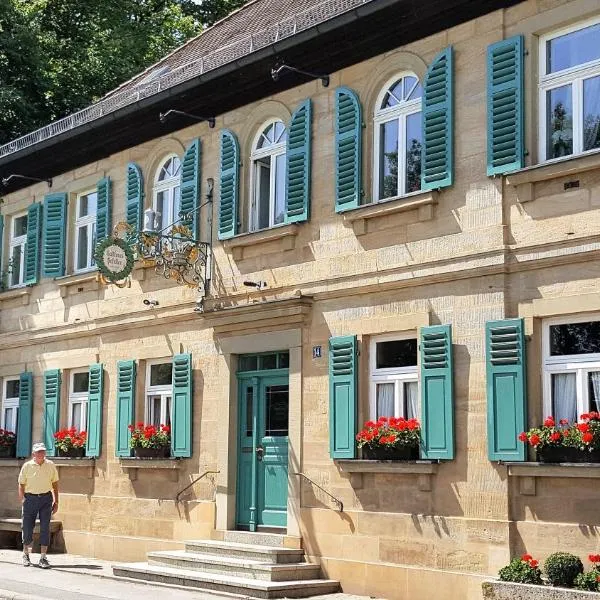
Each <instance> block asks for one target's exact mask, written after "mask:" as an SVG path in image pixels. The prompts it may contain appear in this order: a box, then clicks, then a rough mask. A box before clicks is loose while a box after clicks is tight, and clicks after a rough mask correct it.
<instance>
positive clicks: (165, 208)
mask: <svg viewBox="0 0 600 600" xmlns="http://www.w3.org/2000/svg"><path fill="white" fill-rule="evenodd" d="M180 171H181V162H180V160H179V157H178V156H176V155H175V154H173V155H171V156H169V157H168V158H166V159H165V160H164V162H163V163H162V165H161V166H160V168H159V169H158V172H157V173H156V178H155V180H154V210H155V211H156V222H157V227H158V231H161V230H163V229H165V228H167V227H169V225H173V224H174V223H175V222H176V221H178V220H179V211H180V210H181V208H180V190H179V183H180V181H179V180H180Z"/></svg>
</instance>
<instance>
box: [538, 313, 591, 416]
mask: <svg viewBox="0 0 600 600" xmlns="http://www.w3.org/2000/svg"><path fill="white" fill-rule="evenodd" d="M543 346H544V415H545V416H547V415H552V416H553V417H554V418H555V420H556V421H557V422H558V421H559V420H560V419H567V420H568V421H569V422H570V423H572V422H574V421H577V419H578V418H579V416H580V415H581V414H582V413H586V412H590V411H597V412H600V316H595V317H594V318H592V317H589V316H587V317H576V318H570V319H552V320H548V321H546V322H544V329H543Z"/></svg>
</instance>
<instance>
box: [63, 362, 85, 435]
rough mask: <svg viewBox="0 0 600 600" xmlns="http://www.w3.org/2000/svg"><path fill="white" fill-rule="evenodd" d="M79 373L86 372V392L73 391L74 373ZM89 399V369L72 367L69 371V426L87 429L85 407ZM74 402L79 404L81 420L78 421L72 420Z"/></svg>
mask: <svg viewBox="0 0 600 600" xmlns="http://www.w3.org/2000/svg"><path fill="white" fill-rule="evenodd" d="M80 373H87V374H88V391H87V392H74V391H73V390H74V388H75V386H74V383H75V375H77V374H80ZM89 399H90V388H89V369H73V370H71V372H70V373H69V420H68V423H69V425H68V426H69V427H75V428H76V429H77V431H87V409H88V402H89ZM76 404H80V405H81V420H80V421H79V423H74V422H73V407H74V406H75V405H76Z"/></svg>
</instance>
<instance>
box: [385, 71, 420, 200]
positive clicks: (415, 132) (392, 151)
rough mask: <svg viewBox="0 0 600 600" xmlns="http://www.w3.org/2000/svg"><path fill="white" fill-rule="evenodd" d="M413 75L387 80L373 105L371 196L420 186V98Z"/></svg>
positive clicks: (398, 193) (401, 192) (407, 191)
mask: <svg viewBox="0 0 600 600" xmlns="http://www.w3.org/2000/svg"><path fill="white" fill-rule="evenodd" d="M422 96H423V88H422V87H421V84H420V82H419V79H418V78H417V76H416V75H413V74H403V75H399V76H397V77H395V78H394V79H393V80H391V81H390V82H388V84H387V85H386V86H385V88H384V89H383V91H382V92H381V94H380V95H379V98H378V99H377V104H376V108H375V115H374V122H375V127H374V131H375V143H374V148H375V165H374V170H373V188H374V190H373V197H374V199H375V200H385V199H387V198H394V197H396V196H404V195H405V194H410V193H411V192H417V191H419V190H420V189H421V142H422V132H421V97H422Z"/></svg>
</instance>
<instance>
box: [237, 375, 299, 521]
mask: <svg viewBox="0 0 600 600" xmlns="http://www.w3.org/2000/svg"><path fill="white" fill-rule="evenodd" d="M275 373H276V374H275ZM275 373H273V374H270V373H269V374H265V373H264V372H263V373H257V374H256V375H250V374H248V375H240V376H239V399H240V406H239V409H240V412H239V415H240V418H239V436H238V439H239V444H238V449H239V453H238V485H237V526H238V527H239V528H240V529H250V531H256V530H257V528H259V527H286V525H287V497H288V439H289V438H288V415H289V379H288V376H287V373H281V371H279V370H278V371H276V372H275Z"/></svg>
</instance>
